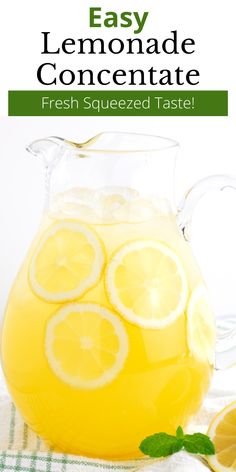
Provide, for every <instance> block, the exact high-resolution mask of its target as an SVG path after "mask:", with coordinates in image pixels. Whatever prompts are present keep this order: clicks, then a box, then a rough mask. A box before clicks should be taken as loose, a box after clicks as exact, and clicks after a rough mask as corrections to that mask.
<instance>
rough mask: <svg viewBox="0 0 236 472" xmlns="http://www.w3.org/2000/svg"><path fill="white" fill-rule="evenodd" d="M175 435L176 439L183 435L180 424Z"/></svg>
mask: <svg viewBox="0 0 236 472" xmlns="http://www.w3.org/2000/svg"><path fill="white" fill-rule="evenodd" d="M176 437H177V438H178V439H182V438H183V437H184V432H183V428H182V427H181V426H179V427H178V428H177V430H176Z"/></svg>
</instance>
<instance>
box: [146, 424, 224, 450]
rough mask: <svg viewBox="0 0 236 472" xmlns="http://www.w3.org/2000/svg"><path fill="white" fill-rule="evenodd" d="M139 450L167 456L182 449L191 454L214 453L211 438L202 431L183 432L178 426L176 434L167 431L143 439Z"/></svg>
mask: <svg viewBox="0 0 236 472" xmlns="http://www.w3.org/2000/svg"><path fill="white" fill-rule="evenodd" d="M139 448H140V450H141V451H142V452H143V453H144V454H146V455H147V456H149V457H167V456H170V455H172V454H174V453H175V452H179V451H181V449H184V450H185V451H187V452H190V453H191V454H204V455H207V456H210V455H213V454H215V447H214V444H213V443H212V441H211V439H210V438H209V437H208V436H207V435H205V434H202V433H195V434H184V431H183V428H182V427H181V426H179V427H178V428H177V430H176V436H172V435H170V434H167V433H156V434H153V435H152V436H148V437H147V438H146V439H144V440H143V441H142V442H141V444H140V446H139Z"/></svg>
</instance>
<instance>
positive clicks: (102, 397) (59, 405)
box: [2, 208, 212, 459]
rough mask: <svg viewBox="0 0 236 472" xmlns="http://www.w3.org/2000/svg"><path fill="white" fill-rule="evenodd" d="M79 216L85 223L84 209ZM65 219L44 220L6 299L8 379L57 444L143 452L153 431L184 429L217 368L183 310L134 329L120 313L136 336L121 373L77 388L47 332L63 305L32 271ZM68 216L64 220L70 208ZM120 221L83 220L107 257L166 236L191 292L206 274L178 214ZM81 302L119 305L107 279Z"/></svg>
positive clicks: (38, 428) (97, 453)
mask: <svg viewBox="0 0 236 472" xmlns="http://www.w3.org/2000/svg"><path fill="white" fill-rule="evenodd" d="M77 214H78V220H79V221H80V222H83V219H82V212H79V211H78V212H77ZM83 215H85V216H86V208H83ZM121 215H122V212H121ZM149 216H150V215H149ZM59 217H60V215H57V216H56V217H55V216H54V217H53V216H52V215H47V216H46V217H45V219H44V221H43V223H42V226H41V228H40V230H39V233H38V235H37V237H36V240H35V242H34V243H33V245H32V247H31V249H30V251H29V254H28V256H27V258H26V260H25V262H24V264H23V267H22V269H21V271H20V273H19V275H18V277H17V279H16V282H15V284H14V287H13V288H12V291H11V294H10V297H9V303H8V307H7V310H6V315H5V320H4V326H3V339H2V360H3V368H4V373H5V376H6V380H7V384H8V387H9V390H10V392H11V394H12V397H13V399H14V402H15V404H16V406H17V407H18V409H19V410H20V412H21V413H22V415H23V417H24V419H25V421H26V422H27V423H28V424H29V425H30V426H31V427H32V429H33V430H34V431H35V432H36V433H38V434H39V435H40V436H42V437H43V438H44V439H45V440H46V441H47V442H48V443H49V444H50V445H52V446H53V447H54V448H55V449H56V450H61V451H64V452H68V453H73V454H82V455H86V456H90V457H101V458H107V459H109V458H113V459H126V458H134V457H138V456H139V455H140V451H139V444H140V442H141V440H142V439H144V438H145V437H146V436H147V435H150V434H153V433H155V432H158V431H165V432H168V433H174V432H175V430H176V428H177V427H178V426H179V425H182V426H183V427H184V426H185V425H186V424H187V423H188V422H189V420H190V418H191V416H192V415H193V414H194V413H195V412H196V411H197V410H198V409H199V407H200V405H201V402H202V400H203V397H204V395H205V394H206V391H207V389H208V387H209V383H210V379H211V374H212V366H211V365H210V364H209V362H208V361H205V362H203V361H199V360H198V359H197V358H196V357H194V355H193V353H192V352H191V351H190V350H189V346H188V341H187V321H186V317H187V314H186V311H185V312H183V313H182V314H181V315H180V316H179V317H178V319H177V320H176V321H174V322H173V323H172V324H171V325H169V326H167V327H166V328H163V329H145V328H142V327H139V326H136V325H134V324H131V323H130V322H128V321H126V320H125V319H124V317H122V315H121V314H119V313H116V314H117V316H118V317H120V319H122V322H123V325H124V327H125V329H126V332H127V335H128V339H129V351H128V355H127V359H126V362H125V364H124V367H123V369H121V371H120V372H119V375H117V376H116V378H114V379H113V381H112V382H110V383H108V384H106V385H104V386H102V387H100V388H94V389H88V390H86V389H80V388H74V387H72V386H70V385H68V384H67V383H66V382H63V381H62V380H61V379H60V378H59V377H57V376H56V375H55V373H54V372H53V371H52V369H51V367H50V365H49V362H48V359H47V356H46V354H45V331H46V326H47V323H48V321H49V320H50V318H51V317H52V316H53V315H54V314H55V312H56V311H57V310H58V309H59V308H60V307H61V306H62V305H63V304H59V303H47V302H46V301H43V300H42V299H40V298H38V297H37V296H36V295H35V294H34V293H33V291H32V289H31V286H30V284H29V276H28V273H29V264H30V261H31V258H32V256H33V254H34V252H35V249H36V247H37V244H38V241H39V239H40V238H41V236H42V234H43V233H44V232H45V230H46V229H47V227H48V226H50V225H52V224H53V223H55V221H59ZM61 217H62V218H64V219H65V214H63V212H62V213H61ZM84 219H86V218H84ZM104 219H105V218H104ZM121 219H122V217H120V218H119V221H115V220H114V221H113V220H112V221H111V222H107V220H105V223H104V222H102V221H100V220H98V221H95V222H94V223H93V222H90V224H88V222H87V221H86V222H85V223H84V224H85V225H88V226H89V227H90V228H91V229H93V230H94V231H95V232H96V234H97V235H98V236H99V238H100V239H101V240H102V241H103V244H104V246H105V249H106V255H107V260H109V258H110V256H111V254H112V253H113V252H114V251H115V250H117V249H118V248H119V247H120V246H121V245H124V244H125V243H127V242H129V241H134V240H136V239H143V238H144V239H152V240H158V241H163V242H164V243H166V244H167V245H169V246H170V247H171V248H172V249H173V250H174V251H175V252H176V254H177V255H178V256H179V258H180V260H181V261H182V264H183V267H184V269H185V272H186V274H187V279H188V285H189V295H191V292H192V291H193V290H194V288H195V287H196V286H197V285H198V284H199V282H201V276H200V273H199V271H198V268H197V266H196V264H195V262H194V259H193V257H192V255H191V251H190V249H189V246H188V244H187V243H186V242H185V241H184V239H183V237H182V235H181V234H180V232H179V230H178V228H177V225H176V221H175V217H174V215H172V214H171V213H168V212H167V213H165V212H163V213H162V212H160V211H157V212H156V213H155V212H152V214H151V217H148V215H147V214H146V218H143V221H142V218H140V220H141V221H137V220H138V219H137V218H136V217H135V218H133V219H132V215H129V218H128V219H129V221H127V222H126V221H121ZM73 220H75V214H73ZM123 220H125V218H123ZM126 220H127V218H126ZM135 220H136V221H135ZM91 221H92V220H91ZM79 302H92V303H96V304H99V305H102V306H105V307H107V308H108V309H110V310H111V311H113V312H114V308H113V307H112V306H111V303H110V301H109V299H108V297H107V295H106V291H105V288H104V278H102V279H101V280H100V281H99V283H98V284H97V286H95V287H94V288H92V289H90V290H88V291H87V293H86V294H85V295H83V296H82V297H80V298H79Z"/></svg>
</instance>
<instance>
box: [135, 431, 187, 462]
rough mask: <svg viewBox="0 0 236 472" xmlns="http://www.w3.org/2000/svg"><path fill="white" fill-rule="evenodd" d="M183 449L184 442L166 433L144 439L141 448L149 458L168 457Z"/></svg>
mask: <svg viewBox="0 0 236 472" xmlns="http://www.w3.org/2000/svg"><path fill="white" fill-rule="evenodd" d="M182 447H183V440H182V439H178V438H176V437H175V436H171V435H170V434H166V433H156V434H153V435H152V436H148V437H147V438H146V439H144V440H143V441H142V442H141V444H140V446H139V448H140V450H141V451H142V452H143V453H144V454H146V455H147V456H149V457H167V456H170V455H172V454H174V453H175V452H178V451H180V450H181V449H182Z"/></svg>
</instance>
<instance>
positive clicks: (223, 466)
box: [207, 402, 236, 472]
mask: <svg viewBox="0 0 236 472" xmlns="http://www.w3.org/2000/svg"><path fill="white" fill-rule="evenodd" d="M207 434H208V435H209V436H210V438H211V440H212V441H213V443H214V445H215V449H216V454H215V455H214V456H207V461H208V463H209V465H210V466H211V467H212V469H214V470H215V471H216V472H235V471H236V402H233V403H231V404H230V405H228V406H227V407H226V408H224V409H223V410H222V411H221V412H220V413H218V415H216V416H215V417H214V418H213V420H212V422H211V424H210V426H209V429H208V432H207Z"/></svg>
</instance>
